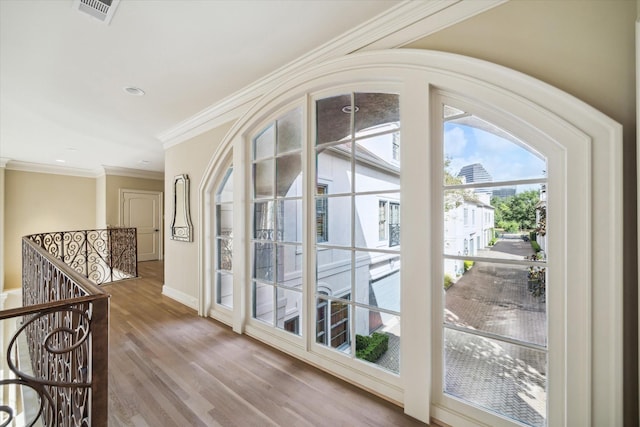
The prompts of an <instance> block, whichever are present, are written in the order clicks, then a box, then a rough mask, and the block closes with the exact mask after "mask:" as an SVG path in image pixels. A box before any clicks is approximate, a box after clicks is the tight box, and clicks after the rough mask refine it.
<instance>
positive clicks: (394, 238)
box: [389, 224, 400, 246]
mask: <svg viewBox="0 0 640 427" xmlns="http://www.w3.org/2000/svg"><path fill="white" fill-rule="evenodd" d="M399 244H400V224H389V246H398V245H399Z"/></svg>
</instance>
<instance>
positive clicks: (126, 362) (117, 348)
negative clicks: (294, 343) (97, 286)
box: [105, 261, 427, 427]
mask: <svg viewBox="0 0 640 427" xmlns="http://www.w3.org/2000/svg"><path fill="white" fill-rule="evenodd" d="M139 274H140V278H139V279H135V280H128V281H123V282H120V283H115V284H111V285H107V286H105V289H106V290H107V292H109V293H110V294H111V330H110V343H109V344H110V348H109V425H110V426H114V427H115V426H149V427H159V426H162V427H164V426H225V427H226V426H239V427H246V426H261V427H262V426H287V427H288V426H385V427H387V426H425V424H423V423H420V422H418V421H416V420H415V419H413V418H410V417H408V416H406V415H404V414H403V412H402V409H401V408H399V407H397V406H395V405H393V404H391V403H389V402H386V401H384V400H383V399H380V398H378V397H376V396H373V395H370V394H368V393H366V392H364V391H362V390H360V389H358V388H356V387H355V386H352V385H350V384H348V383H346V382H344V381H341V380H339V379H336V378H334V377H332V376H331V375H328V374H326V373H324V372H322V371H320V370H318V369H315V368H313V367H311V366H309V365H307V364H305V363H303V362H301V361H298V360H296V359H294V358H292V357H289V356H287V355H285V354H283V353H281V352H279V351H276V350H274V349H272V348H270V347H268V346H266V345H264V344H262V343H260V342H257V341H255V340H253V339H251V338H249V337H247V336H243V335H238V334H236V333H234V332H232V331H231V329H230V328H228V327H226V326H224V325H222V324H220V323H218V322H216V321H214V320H212V319H205V318H201V317H198V316H197V315H196V312H195V311H194V310H192V309H190V308H187V307H186V306H184V305H182V304H179V303H177V302H175V301H173V300H171V299H170V298H167V297H165V296H162V295H161V291H162V284H163V265H162V262H157V261H149V262H143V263H140V264H139ZM425 404H427V403H426V402H425Z"/></svg>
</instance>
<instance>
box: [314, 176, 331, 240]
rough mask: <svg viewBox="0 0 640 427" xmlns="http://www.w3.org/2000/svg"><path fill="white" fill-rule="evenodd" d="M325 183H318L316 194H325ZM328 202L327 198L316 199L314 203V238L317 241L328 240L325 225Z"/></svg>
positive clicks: (326, 226)
mask: <svg viewBox="0 0 640 427" xmlns="http://www.w3.org/2000/svg"><path fill="white" fill-rule="evenodd" d="M327 187H328V186H327V185H326V184H318V186H317V188H316V191H317V192H318V195H324V194H327ZM327 205H328V202H327V199H318V202H317V203H316V239H317V242H326V241H328V240H329V237H328V229H329V227H328V225H327V221H328V219H329V218H328V215H329V208H328V206H327Z"/></svg>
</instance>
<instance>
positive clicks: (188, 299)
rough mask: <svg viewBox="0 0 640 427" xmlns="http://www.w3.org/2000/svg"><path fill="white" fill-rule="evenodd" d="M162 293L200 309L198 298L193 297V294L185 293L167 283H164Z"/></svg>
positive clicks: (190, 306)
mask: <svg viewBox="0 0 640 427" xmlns="http://www.w3.org/2000/svg"><path fill="white" fill-rule="evenodd" d="M162 295H164V296H166V297H169V298H171V299H172V300H175V301H177V302H179V303H180V304H184V305H186V306H187V307H189V308H193V309H194V310H198V299H197V298H194V297H192V296H191V295H188V294H185V293H184V292H181V291H178V290H176V289H174V288H171V287H169V286H167V285H166V284H164V285H162Z"/></svg>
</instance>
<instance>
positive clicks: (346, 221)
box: [314, 93, 400, 373]
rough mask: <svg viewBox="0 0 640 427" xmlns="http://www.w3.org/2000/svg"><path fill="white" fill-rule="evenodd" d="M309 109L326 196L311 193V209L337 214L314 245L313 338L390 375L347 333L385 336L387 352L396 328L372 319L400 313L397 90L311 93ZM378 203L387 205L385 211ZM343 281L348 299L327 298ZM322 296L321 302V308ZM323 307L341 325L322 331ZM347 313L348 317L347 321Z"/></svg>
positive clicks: (340, 291) (395, 345) (395, 344)
mask: <svg viewBox="0 0 640 427" xmlns="http://www.w3.org/2000/svg"><path fill="white" fill-rule="evenodd" d="M316 112H317V120H316V127H317V130H316V146H315V157H316V162H315V164H316V185H318V184H320V182H321V181H320V180H321V179H323V180H330V181H331V183H332V185H331V188H329V191H328V193H327V194H324V193H319V192H316V194H315V197H314V199H315V200H314V202H315V204H316V210H317V208H318V206H328V209H329V215H330V216H331V217H332V218H334V217H335V218H339V221H338V220H332V221H331V223H330V228H329V239H328V240H327V241H326V242H320V241H318V242H317V243H316V267H317V268H316V298H317V300H318V309H317V310H316V320H315V324H316V342H317V343H320V344H322V345H325V346H327V347H329V348H337V347H339V348H340V351H341V352H342V353H346V354H351V355H354V356H356V357H358V358H359V359H361V360H368V361H369V362H373V363H376V364H377V365H378V366H380V367H383V368H384V369H386V370H388V371H390V372H392V373H398V372H399V366H398V365H397V364H391V365H389V362H388V361H386V359H382V358H381V359H382V360H385V362H384V363H383V362H382V361H378V360H369V359H363V358H362V357H361V356H362V353H361V352H358V351H356V350H357V349H356V341H358V340H359V342H363V341H364V340H366V338H365V339H358V340H354V338H355V337H358V336H361V337H369V336H370V335H371V334H372V333H374V332H378V333H381V334H383V335H386V336H393V337H392V338H389V341H390V342H391V343H392V349H391V350H389V351H390V352H391V353H393V354H397V353H398V351H399V346H400V336H399V328H397V327H395V326H397V325H395V324H393V325H392V324H390V323H385V322H382V321H380V319H381V318H382V315H383V314H384V316H391V317H393V318H395V319H396V320H397V319H399V318H400V303H399V301H400V291H399V290H400V280H399V278H400V250H399V249H400V248H399V222H400V221H399V218H400V211H399V203H400V193H399V190H400V161H399V158H397V159H394V152H395V153H399V151H398V150H399V145H400V122H399V96H398V95H397V94H388V93H352V94H345V95H339V96H334V97H329V98H324V99H318V100H316ZM383 200H384V201H385V202H384V203H381V201H383ZM386 203H389V206H391V204H393V207H392V208H390V209H391V210H390V211H388V212H387V209H388V208H387V205H386ZM383 210H384V215H385V216H386V215H388V216H389V217H388V221H389V226H391V224H393V226H394V229H393V231H394V232H393V233H391V232H390V231H391V230H387V224H386V222H387V219H386V218H385V217H382V216H381V215H383V213H382V212H383ZM381 218H382V219H381ZM382 222H384V224H383V225H381V223H382ZM381 226H384V230H381ZM382 233H384V234H385V235H388V234H393V236H394V240H393V242H389V243H393V244H388V245H384V246H383V247H381V246H380V236H381V235H382ZM392 246H393V247H392ZM329 266H330V267H329ZM383 277H384V278H385V279H386V282H385V283H386V284H387V286H385V287H376V288H375V289H374V287H373V285H372V284H373V282H374V280H375V279H381V278H383ZM381 283H382V282H381ZM345 286H350V288H349V292H348V294H347V295H348V298H349V300H347V301H345V300H344V297H341V299H340V300H339V301H336V300H334V299H333V298H334V297H332V296H333V295H345V293H344V292H345V289H344V288H345ZM326 289H329V292H327V291H326ZM327 294H328V295H327ZM352 295H353V298H352V297H351V296H352ZM324 301H326V307H329V308H322V307H325V306H324V305H322V304H323V302H324ZM328 309H331V310H332V316H333V319H334V320H335V319H337V318H340V320H341V322H342V323H341V325H343V327H344V328H348V329H344V330H343V329H341V330H340V331H339V332H338V327H337V326H335V329H334V330H333V331H332V334H333V335H332V337H327V331H328V330H329V329H328V326H327V325H326V324H325V323H324V322H323V321H321V320H322V319H324V318H325V317H326V316H327V313H326V310H328ZM354 316H355V317H354ZM348 319H353V321H349V322H348V324H347V320H348ZM334 323H335V322H334ZM335 325H337V323H335ZM341 327H342V326H341ZM395 334H397V335H395ZM320 337H322V338H320Z"/></svg>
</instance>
